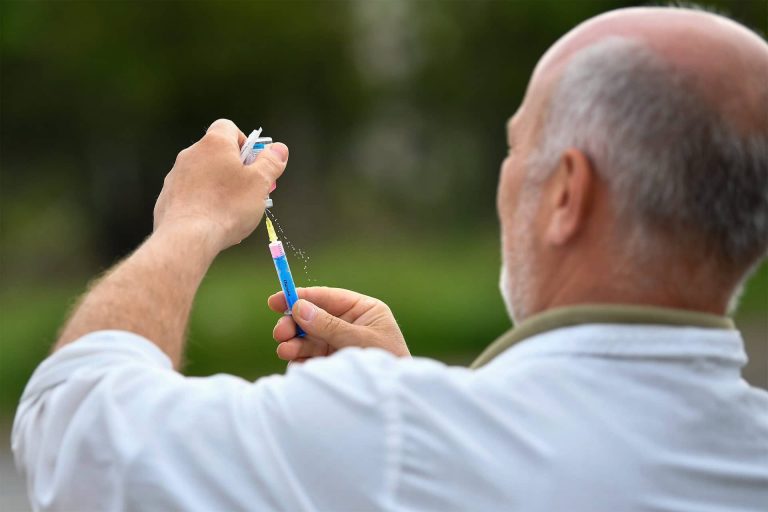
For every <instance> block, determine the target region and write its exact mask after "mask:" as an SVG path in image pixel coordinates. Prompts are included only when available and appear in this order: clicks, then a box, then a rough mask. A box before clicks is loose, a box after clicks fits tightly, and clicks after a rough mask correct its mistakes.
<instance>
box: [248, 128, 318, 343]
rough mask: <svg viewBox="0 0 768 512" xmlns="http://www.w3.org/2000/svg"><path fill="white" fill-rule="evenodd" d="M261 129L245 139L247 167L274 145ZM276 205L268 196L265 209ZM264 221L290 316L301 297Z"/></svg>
mask: <svg viewBox="0 0 768 512" xmlns="http://www.w3.org/2000/svg"><path fill="white" fill-rule="evenodd" d="M260 135H261V128H259V129H258V130H253V131H252V132H251V134H250V135H249V136H248V138H247V139H245V142H244V143H243V147H242V148H241V149H240V160H242V162H243V163H244V164H245V165H250V164H251V163H253V161H254V160H256V155H258V154H259V153H261V152H262V151H263V150H264V149H265V148H266V147H267V146H268V145H270V144H272V139H271V138H270V137H261V136H260ZM276 187H277V184H276V183H274V184H272V188H270V189H269V192H270V193H271V192H272V191H273V190H275V188H276ZM273 205H274V203H273V202H272V199H271V198H270V197H269V195H267V198H266V199H265V200H264V206H265V208H267V209H268V208H272V206H273ZM264 221H265V222H266V224H267V233H268V234H269V242H270V243H269V252H270V253H272V261H274V262H275V269H276V270H277V277H278V279H279V280H280V288H282V289H283V294H284V295H285V302H286V303H287V304H288V310H287V311H286V312H285V314H286V315H290V314H291V311H292V310H293V305H294V304H296V301H297V300H299V295H298V294H297V293H296V285H295V284H294V283H293V275H291V267H290V266H289V265H288V259H287V258H286V257H285V249H283V243H282V242H281V241H280V240H278V239H277V233H275V228H274V226H273V225H272V221H270V220H269V216H268V215H265V216H264ZM304 335H305V333H304V331H302V330H301V327H299V326H298V325H296V336H298V337H300V338H303V337H304Z"/></svg>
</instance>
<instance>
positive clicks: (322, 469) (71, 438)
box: [13, 331, 400, 511]
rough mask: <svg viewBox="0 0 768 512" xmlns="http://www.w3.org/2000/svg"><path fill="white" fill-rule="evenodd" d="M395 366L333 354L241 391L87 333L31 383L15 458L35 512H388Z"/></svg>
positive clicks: (143, 346)
mask: <svg viewBox="0 0 768 512" xmlns="http://www.w3.org/2000/svg"><path fill="white" fill-rule="evenodd" d="M396 362H397V359H396V358H395V357H394V356H392V355H391V354H389V353H387V352H384V351H382V350H377V349H366V350H361V349H346V350H343V351H340V352H338V353H337V354H335V355H334V356H332V357H328V358H323V359H317V360H312V361H309V362H307V363H305V364H303V365H297V366H293V367H291V368H290V369H289V370H288V372H287V374H286V375H285V376H281V375H275V376H270V377H265V378H262V379H259V380H257V381H256V382H253V383H252V382H248V381H245V380H243V379H240V378H237V377H233V376H229V375H215V376H212V377H206V378H191V377H184V376H182V375H180V374H178V373H177V372H175V371H174V370H173V369H172V367H171V363H170V360H169V359H168V358H167V357H166V356H165V355H164V354H163V353H162V352H161V351H160V350H159V349H158V348H157V347H156V346H155V345H154V344H152V343H151V342H149V341H148V340H146V339H144V338H142V337H140V336H137V335H135V334H131V333H128V332H123V331H99V332H95V333H91V334H89V335H88V336H85V337H84V338H82V339H80V340H78V341H76V342H74V343H72V344H70V345H68V346H66V347H64V348H63V349H61V350H59V351H57V352H56V353H55V354H53V355H52V356H50V357H49V358H48V359H47V360H45V361H44V362H43V363H42V364H41V365H40V367H39V368H38V369H37V370H36V371H35V373H34V375H33V376H32V379H31V380H30V382H29V384H28V385H27V388H26V390H25V391H24V394H23V396H22V400H21V403H20V405H19V409H18V411H17V415H16V419H15V422H14V429H13V450H14V453H15V455H16V463H17V466H18V467H19V469H20V470H21V471H22V472H24V473H25V474H26V477H27V486H28V494H29V496H30V500H31V502H32V505H33V507H34V508H35V509H40V510H48V509H50V510H125V509H137V508H141V509H148V510H206V511H210V510H246V509H248V510H266V509H269V510H339V509H344V510H363V509H370V508H372V507H376V508H388V506H391V505H392V504H391V502H390V500H391V499H393V498H392V496H393V489H394V486H395V485H396V479H397V472H398V467H399V461H398V456H399V451H398V447H399V439H400V419H399V413H398V408H397V403H396V401H395V398H394V395H395V394H394V392H393V390H392V388H393V386H394V382H393V379H394V377H393V375H394V374H395V372H393V371H390V370H391V369H392V367H393V366H394V365H395V364H396Z"/></svg>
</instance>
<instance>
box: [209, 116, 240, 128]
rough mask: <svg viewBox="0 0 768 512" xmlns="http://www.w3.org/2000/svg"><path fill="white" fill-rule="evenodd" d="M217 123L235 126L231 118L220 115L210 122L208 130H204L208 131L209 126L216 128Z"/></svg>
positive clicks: (224, 125) (223, 125)
mask: <svg viewBox="0 0 768 512" xmlns="http://www.w3.org/2000/svg"><path fill="white" fill-rule="evenodd" d="M219 125H221V126H222V127H227V126H229V127H231V126H235V123H233V122H232V121H231V120H229V119H227V118H224V117H221V118H219V119H217V120H215V121H214V122H212V123H211V125H210V126H209V127H208V130H206V131H210V130H211V128H217V127H218V126H219Z"/></svg>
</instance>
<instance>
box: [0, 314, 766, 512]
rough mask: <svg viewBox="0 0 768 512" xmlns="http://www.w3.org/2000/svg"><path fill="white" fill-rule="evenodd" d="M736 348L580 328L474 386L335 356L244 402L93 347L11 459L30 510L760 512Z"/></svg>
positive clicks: (377, 361) (526, 351)
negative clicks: (23, 478) (22, 475)
mask: <svg viewBox="0 0 768 512" xmlns="http://www.w3.org/2000/svg"><path fill="white" fill-rule="evenodd" d="M745 361H746V357H745V354H744V350H743V344H742V340H741V337H740V335H739V334H738V332H737V331H729V330H720V329H703V328H689V327H663V326H637V325H634V326H629V325H600V324H592V325H582V326H576V327H567V328H561V329H556V330H553V331H549V332H546V333H544V334H540V335H537V336H534V337H532V338H529V339H527V340H525V341H524V342H522V343H520V344H518V345H517V346H515V347H513V348H511V349H508V350H506V351H505V352H503V353H502V354H501V355H500V356H498V357H496V358H495V359H494V360H493V361H491V363H490V364H488V365H486V366H484V367H482V368H481V369H479V370H470V369H467V368H456V367H448V366H445V365H443V364H441V363H438V362H435V361H432V360H429V359H421V358H415V359H413V360H408V359H397V358H395V357H393V356H392V355H390V354H388V353H386V352H384V351H381V350H377V349H366V350H363V349H345V350H342V351H340V352H338V353H336V354H335V355H333V356H331V357H328V358H321V359H316V360H312V361H310V362H307V363H306V364H303V365H298V366H293V367H291V368H290V369H289V370H288V371H287V373H286V375H284V376H283V375H273V376H269V377H265V378H262V379H259V380H257V381H256V382H248V381H245V380H243V379H240V378H237V377H233V376H230V375H216V376H213V377H207V378H192V377H183V376H182V375H180V374H179V373H177V372H175V371H174V370H173V369H172V368H171V364H170V361H169V359H168V358H167V357H166V356H165V355H164V354H163V353H162V352H161V351H160V350H159V349H158V348H157V347H156V346H155V345H153V344H152V343H150V342H149V341H147V340H145V339H143V338H141V337H139V336H136V335H134V334H130V333H127V332H121V331H101V332H96V333H92V334H90V335H88V336H86V337H84V338H83V339H81V340H79V341H77V342H75V343H72V344H70V345H68V346H67V347H65V348H63V349H62V350H59V351H58V352H56V353H55V354H53V355H52V356H50V357H49V358H48V359H47V360H45V361H44V362H43V363H42V364H41V365H40V367H39V368H38V369H37V371H36V372H35V374H34V376H33V377H32V379H31V380H30V382H29V384H28V386H27V388H26V390H25V392H24V395H23V397H22V401H21V405H20V407H19V409H18V413H17V416H16V420H15V423H14V430H13V449H14V452H15V454H16V460H17V465H18V467H19V468H20V469H21V470H22V471H23V472H24V473H25V474H26V478H27V485H28V491H29V496H30V499H31V502H32V504H33V506H34V508H36V509H42V510H48V509H51V510H67V511H87V510H99V511H107V510H138V509H141V510H158V511H159V510H200V511H207V512H210V511H220V510H221V511H224V510H289V511H299V510H333V511H361V510H414V511H427V510H435V511H441V512H444V511H450V510H467V511H485V510H488V511H498V510H524V511H547V512H550V511H558V510H567V511H569V512H570V511H591V512H592V511H611V512H614V511H633V510H668V511H728V512H736V511H765V510H768V393H766V392H764V391H761V390H758V389H755V388H750V387H749V385H748V384H747V383H746V382H744V380H742V379H741V376H740V367H741V366H742V365H743V364H744V363H745Z"/></svg>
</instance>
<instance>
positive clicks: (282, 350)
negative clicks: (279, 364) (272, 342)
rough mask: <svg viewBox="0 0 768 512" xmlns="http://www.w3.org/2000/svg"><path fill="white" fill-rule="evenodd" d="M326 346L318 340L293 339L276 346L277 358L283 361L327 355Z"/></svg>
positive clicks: (327, 349)
mask: <svg viewBox="0 0 768 512" xmlns="http://www.w3.org/2000/svg"><path fill="white" fill-rule="evenodd" d="M328 352H329V347H328V344H327V343H325V342H324V341H320V340H312V339H307V338H303V339H300V338H293V339H290V340H288V341H284V342H283V343H280V344H279V345H278V346H277V357H279V358H280V359H282V360H284V361H292V360H294V359H307V358H310V357H322V356H326V355H328Z"/></svg>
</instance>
